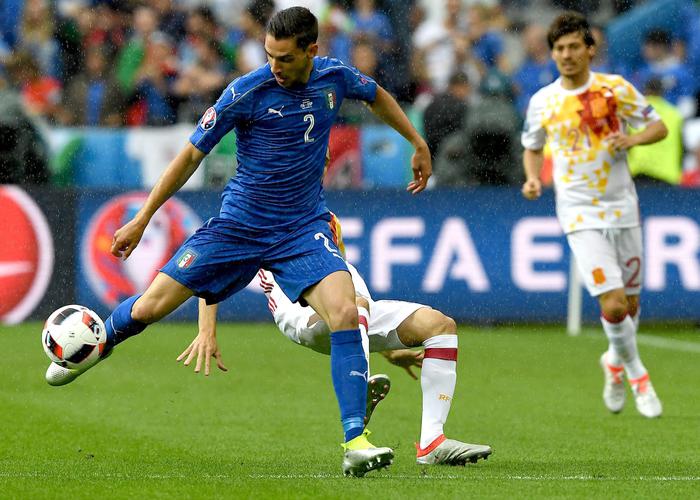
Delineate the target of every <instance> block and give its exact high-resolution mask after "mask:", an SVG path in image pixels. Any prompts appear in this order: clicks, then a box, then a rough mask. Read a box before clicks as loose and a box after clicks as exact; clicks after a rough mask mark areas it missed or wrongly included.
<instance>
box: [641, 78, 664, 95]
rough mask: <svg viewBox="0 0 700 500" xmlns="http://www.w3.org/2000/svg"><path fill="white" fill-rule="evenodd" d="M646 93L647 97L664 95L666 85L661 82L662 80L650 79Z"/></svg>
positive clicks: (646, 86)
mask: <svg viewBox="0 0 700 500" xmlns="http://www.w3.org/2000/svg"><path fill="white" fill-rule="evenodd" d="M644 93H645V94H646V95H658V96H661V95H664V83H663V82H662V81H661V78H657V77H653V78H650V79H649V81H648V82H647V83H646V84H645V85H644Z"/></svg>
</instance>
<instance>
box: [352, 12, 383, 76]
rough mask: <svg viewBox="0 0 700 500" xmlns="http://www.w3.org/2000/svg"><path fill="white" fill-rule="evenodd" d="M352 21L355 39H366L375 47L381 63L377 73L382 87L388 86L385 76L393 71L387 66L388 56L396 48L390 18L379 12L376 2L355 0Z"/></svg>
mask: <svg viewBox="0 0 700 500" xmlns="http://www.w3.org/2000/svg"><path fill="white" fill-rule="evenodd" d="M351 20H352V23H353V25H354V31H353V37H354V38H355V39H357V38H363V39H366V40H368V41H369V42H370V43H372V45H374V48H375V51H376V52H377V55H378V56H379V61H380V63H379V65H378V67H377V72H378V74H380V75H382V80H383V81H384V83H382V85H383V86H384V85H386V83H385V82H386V78H385V77H384V76H385V75H387V74H389V73H391V71H392V68H391V66H389V65H388V64H387V63H388V62H389V61H388V56H389V54H391V51H392V49H393V46H394V32H393V29H392V27H391V23H390V22H389V18H388V17H387V16H386V15H385V14H384V13H382V12H380V11H378V10H377V8H376V4H375V1H374V0H355V8H354V9H353V11H352V14H351Z"/></svg>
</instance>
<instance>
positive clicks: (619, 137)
mask: <svg viewBox="0 0 700 500" xmlns="http://www.w3.org/2000/svg"><path fill="white" fill-rule="evenodd" d="M667 135H668V129H667V128H666V125H665V124H664V122H663V121H661V120H657V121H655V122H653V123H650V124H649V125H648V126H647V127H646V128H645V129H644V130H641V131H639V132H637V133H636V134H630V135H626V134H623V133H621V132H615V133H613V134H610V135H609V136H608V137H607V139H608V141H610V144H611V145H612V147H613V148H614V149H615V150H617V151H626V150H628V149H630V148H633V147H634V146H643V145H645V144H654V143H655V142H659V141H660V140H662V139H664V138H665V137H666V136H667Z"/></svg>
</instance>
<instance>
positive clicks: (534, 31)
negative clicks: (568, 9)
mask: <svg viewBox="0 0 700 500" xmlns="http://www.w3.org/2000/svg"><path fill="white" fill-rule="evenodd" d="M522 41H523V46H524V47H525V61H524V62H523V64H522V66H520V68H518V70H517V71H516V72H515V74H514V75H513V83H514V85H515V92H516V101H515V102H516V108H517V110H518V113H519V114H520V116H521V117H524V116H525V112H526V111H527V104H528V102H530V98H531V97H532V96H533V95H534V94H535V92H537V91H538V90H539V89H541V88H542V87H544V86H545V85H548V84H550V83H552V82H553V81H554V80H555V79H556V77H557V75H558V74H559V72H558V71H557V65H556V64H555V63H554V61H553V60H552V58H551V57H550V54H549V46H548V45H547V31H546V29H545V28H544V27H543V26H541V25H539V24H530V25H529V26H527V28H525V31H524V32H523V37H522Z"/></svg>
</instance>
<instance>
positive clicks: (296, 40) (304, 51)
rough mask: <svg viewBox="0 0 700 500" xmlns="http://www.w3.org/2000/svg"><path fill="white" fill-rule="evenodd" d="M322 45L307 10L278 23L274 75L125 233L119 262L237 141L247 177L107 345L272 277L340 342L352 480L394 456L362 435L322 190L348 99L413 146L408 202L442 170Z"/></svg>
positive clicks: (348, 284) (225, 103)
mask: <svg viewBox="0 0 700 500" xmlns="http://www.w3.org/2000/svg"><path fill="white" fill-rule="evenodd" d="M317 36H318V22H317V20H316V18H315V17H314V16H313V14H311V12H309V10H307V9H305V8H303V7H292V8H289V9H285V10H282V11H279V12H278V13H277V14H275V15H274V16H273V18H272V19H271V20H270V22H269V24H268V26H267V34H266V37H265V51H266V53H267V57H268V64H266V65H265V66H262V67H260V68H258V69H256V70H254V71H252V72H250V73H248V74H246V75H244V76H242V77H240V78H238V79H236V80H234V81H233V82H232V83H231V84H230V85H229V86H228V87H226V89H225V90H224V92H223V93H222V95H221V97H220V98H219V100H218V101H217V102H216V103H215V104H214V106H212V107H211V108H209V109H208V110H207V111H206V112H205V113H204V116H203V117H202V119H201V121H200V122H199V124H198V126H197V128H196V130H195V131H194V133H193V134H192V136H191V137H190V142H189V143H188V144H187V145H186V146H185V147H184V148H183V149H182V150H181V151H180V153H179V154H178V155H177V157H176V158H175V159H174V160H173V161H172V162H171V163H170V165H168V167H167V168H166V170H165V172H164V173H163V174H162V175H161V177H160V179H159V180H158V182H157V183H156V185H155V186H154V187H153V189H152V190H151V193H150V195H149V197H148V199H147V200H146V202H145V203H144V206H143V207H142V208H141V210H140V211H139V212H138V213H137V214H136V215H135V217H134V218H133V219H132V220H131V221H129V222H128V223H127V224H126V225H124V226H123V227H121V228H119V229H118V230H117V231H116V232H115V234H114V240H113V242H112V253H113V254H114V255H115V256H117V257H120V258H122V259H127V258H128V257H129V255H131V253H132V252H133V250H134V248H136V246H137V245H138V243H139V241H140V239H141V237H142V235H143V232H144V230H145V228H146V226H147V225H148V223H149V221H150V219H151V218H152V217H153V214H154V213H155V212H156V211H157V210H158V208H159V207H160V206H162V205H163V203H165V202H166V201H167V200H168V199H169V198H170V197H171V196H172V195H173V194H174V193H175V192H176V191H177V190H178V189H180V188H181V187H182V186H183V184H184V183H185V182H186V181H187V179H189V178H190V176H191V175H192V174H193V173H194V171H195V170H196V169H197V167H198V166H199V164H200V162H201V161H202V159H203V158H204V157H205V156H206V154H207V153H209V152H210V151H211V150H212V148H213V147H214V146H215V145H216V144H217V142H218V141H219V140H220V139H221V138H222V137H223V136H224V135H226V134H227V133H228V132H229V131H231V130H235V131H236V140H237V145H238V148H237V159H238V171H237V174H236V176H235V177H234V178H232V179H231V180H230V181H229V183H228V184H227V186H226V188H225V189H224V192H223V195H222V203H221V210H220V212H219V215H218V216H217V217H213V218H212V219H210V220H209V221H207V223H206V224H204V226H202V227H201V228H200V229H199V230H197V232H196V233H195V234H194V235H192V237H190V238H189V239H188V240H187V241H185V243H183V245H182V247H181V248H180V249H179V250H178V251H177V252H176V253H175V255H174V256H173V257H172V259H171V260H170V261H169V262H168V263H167V264H166V265H165V266H164V267H163V268H162V269H161V272H160V273H159V274H158V275H157V276H156V278H155V279H154V280H153V282H152V283H151V285H150V286H149V287H148V289H147V290H146V291H145V292H144V293H143V295H140V296H138V295H137V296H134V297H131V298H129V299H127V300H125V301H124V302H122V303H121V304H120V305H119V306H117V308H116V309H115V310H114V311H113V312H112V314H111V315H110V316H109V317H108V318H107V321H106V322H105V324H106V328H107V339H108V341H107V342H108V345H107V348H106V349H105V353H104V355H103V356H102V358H100V359H104V357H105V356H106V355H108V354H109V353H110V352H111V349H112V348H113V347H114V346H115V345H117V344H119V343H120V342H123V341H124V340H125V339H127V338H129V337H131V336H133V335H136V334H138V333H140V332H141V331H143V330H144V329H145V328H146V326H147V325H149V324H151V323H154V322H156V321H159V320H160V319H162V318H163V317H165V316H167V315H168V314H170V313H171V312H172V311H174V310H175V309H176V308H177V307H178V306H180V305H181V304H182V303H183V302H184V301H185V300H187V299H188V298H190V297H191V296H193V295H196V296H198V297H201V298H204V299H205V300H206V301H207V303H210V304H214V303H218V302H220V301H221V300H224V299H225V298H227V297H229V296H230V295H232V294H234V293H236V292H237V291H239V290H241V289H242V288H243V287H245V286H246V285H247V284H248V283H249V282H250V281H251V279H252V278H253V277H254V276H255V274H256V273H257V271H258V269H260V268H265V269H268V270H270V271H271V272H272V273H273V274H274V276H275V279H276V280H277V283H278V284H279V285H280V287H281V288H282V290H283V291H284V293H285V294H286V295H287V296H288V297H289V298H290V299H291V300H292V301H293V302H294V301H299V302H301V303H302V304H308V305H310V306H312V307H313V308H314V310H315V311H316V312H317V313H318V314H319V316H321V317H322V318H323V320H324V321H325V323H326V324H327V325H328V327H329V329H330V331H331V332H332V333H331V334H330V339H331V376H332V379H333V386H334V388H335V392H336V397H337V400H338V405H339V407H340V416H341V421H342V425H343V431H344V434H345V444H344V448H345V450H346V451H345V455H344V459H343V471H344V472H345V473H346V474H351V475H356V476H362V475H364V474H365V473H366V472H368V471H370V470H373V469H379V468H382V467H385V466H387V465H388V464H389V463H390V462H391V460H392V458H393V451H392V450H391V449H389V448H375V447H374V446H372V445H371V444H370V443H369V441H368V440H367V438H366V435H365V434H364V425H363V419H364V416H365V398H366V391H367V380H366V376H367V361H366V359H365V356H364V354H363V350H362V344H361V337H360V332H359V329H358V316H357V308H356V304H355V290H354V287H353V284H352V280H351V278H350V274H349V273H348V270H347V267H346V265H345V261H344V260H343V258H342V257H341V256H340V255H339V250H338V248H337V246H336V245H335V244H334V242H333V235H332V232H331V228H330V226H329V221H330V215H329V211H328V209H327V208H326V204H325V200H324V195H323V190H322V187H321V178H322V175H323V170H324V163H325V154H326V149H327V147H328V137H329V134H330V129H331V126H332V124H333V122H334V120H335V117H336V115H337V114H338V110H339V108H340V105H341V103H342V101H343V99H345V98H351V99H360V100H362V101H365V102H366V103H367V104H368V105H369V107H370V109H371V110H372V111H373V112H374V113H375V114H377V115H378V116H379V117H380V118H381V119H382V120H384V121H385V122H386V123H387V124H389V125H390V126H392V127H393V128H394V129H396V130H397V131H398V132H399V133H401V134H402V135H403V136H404V137H405V138H406V139H407V140H408V141H410V143H411V144H412V145H413V146H414V148H415V153H414V155H413V158H412V160H411V161H412V165H411V167H412V169H413V174H414V179H413V181H411V182H410V183H409V184H408V190H409V191H410V192H412V193H413V194H416V193H419V192H420V191H422V190H423V189H425V187H426V183H427V181H428V178H429V177H430V174H431V170H432V167H431V163H430V154H429V151H428V146H427V145H426V143H425V141H424V140H423V139H422V138H421V137H420V135H419V134H418V132H417V131H416V130H415V129H414V128H413V126H412V125H411V123H410V121H409V120H408V118H407V117H406V115H405V114H404V113H403V111H402V110H401V108H400V107H399V106H398V104H397V103H396V101H395V100H394V99H393V98H392V97H391V96H390V95H389V93H387V92H386V91H385V90H384V89H382V88H381V87H380V86H378V85H377V84H376V83H375V82H374V81H373V80H372V79H371V78H370V77H368V76H365V75H362V74H360V73H359V72H358V71H357V70H356V69H354V68H352V67H350V66H347V65H346V64H344V63H342V62H341V61H339V60H336V59H330V58H322V57H317V55H316V54H317V52H318V45H317V43H316V41H317ZM195 343H196V345H195V346H194V349H195V350H197V351H202V352H204V353H205V354H206V355H207V358H208V357H209V356H210V355H212V354H213V353H216V352H218V347H217V346H216V339H215V338H211V337H206V336H203V337H198V338H197V339H196V340H195ZM83 371H84V370H83ZM78 375H80V372H78V371H75V370H69V369H66V368H63V367H60V366H58V365H56V364H52V365H51V366H49V370H48V371H47V373H46V378H47V381H49V383H51V384H53V385H62V384H65V383H68V382H70V381H72V380H74V379H75V378H76V377H77V376H78Z"/></svg>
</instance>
